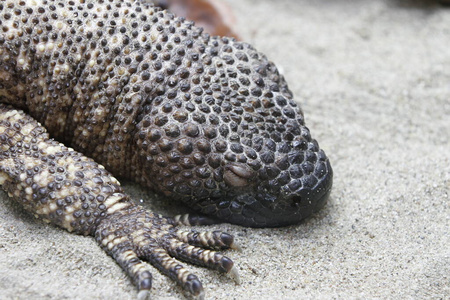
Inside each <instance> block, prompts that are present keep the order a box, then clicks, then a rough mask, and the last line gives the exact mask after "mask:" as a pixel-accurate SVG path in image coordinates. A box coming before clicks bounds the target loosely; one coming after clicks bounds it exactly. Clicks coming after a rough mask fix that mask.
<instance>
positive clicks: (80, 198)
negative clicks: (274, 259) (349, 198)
mask: <svg viewBox="0 0 450 300" xmlns="http://www.w3.org/2000/svg"><path fill="white" fill-rule="evenodd" d="M0 22H1V23H0V28H1V29H2V31H0V103H2V104H0V143H1V144H0V146H1V149H0V150H1V151H0V184H1V185H2V187H3V189H4V190H6V191H7V192H8V194H9V195H10V196H11V197H13V198H15V199H16V200H17V201H18V202H19V203H22V204H23V206H24V207H25V208H26V209H27V210H28V211H30V212H31V213H33V214H35V215H37V216H39V217H41V218H43V219H44V220H46V221H48V222H51V223H53V224H56V225H59V226H61V227H63V228H65V229H67V230H69V231H73V232H76V233H80V234H85V235H92V236H94V237H95V238H96V240H97V242H98V243H99V245H100V246H101V247H102V248H103V249H104V250H105V251H106V252H107V253H108V254H110V255H111V256H112V257H113V258H114V259H115V260H116V261H117V262H118V263H119V264H120V265H121V266H122V268H123V269H124V270H125V271H126V272H127V273H128V274H129V275H130V276H131V278H132V279H133V281H134V282H135V284H136V285H137V287H138V289H139V290H140V291H141V292H144V293H146V292H147V291H148V290H149V289H150V287H151V274H150V272H149V271H148V268H147V267H146V265H145V263H144V261H149V262H150V263H152V264H153V265H154V266H156V267H157V268H158V269H160V270H161V271H162V272H163V273H165V274H166V275H168V276H170V277H171V278H173V279H174V280H176V281H178V282H179V283H180V284H181V285H182V286H183V288H185V289H186V290H187V291H188V292H189V293H191V294H192V295H196V296H198V297H201V296H202V294H203V291H202V290H203V289H202V286H201V283H200V281H199V280H198V279H197V277H196V276H195V275H193V274H190V273H189V272H188V271H186V270H185V269H184V268H183V267H182V266H181V264H180V263H179V262H178V261H177V260H176V258H178V259H181V260H184V261H187V262H189V263H194V264H199V265H203V266H206V267H209V268H212V269H216V270H219V271H221V272H227V273H232V274H235V273H236V269H235V267H233V263H232V261H231V260H230V259H229V258H227V257H225V256H223V255H222V254H220V253H219V252H215V251H214V250H205V249H204V248H208V249H216V250H217V249H227V248H230V247H231V248H236V247H237V246H236V245H235V243H234V241H233V238H232V237H231V236H230V235H228V234H226V233H222V232H213V233H203V232H202V233H199V232H193V231H183V230H180V229H178V228H177V227H176V225H177V224H179V223H181V221H175V220H173V219H170V218H164V217H162V216H159V215H156V214H154V213H152V212H149V211H146V210H144V209H143V208H142V207H140V206H138V205H136V204H134V203H133V202H132V201H130V199H129V197H128V196H127V195H126V194H125V193H124V192H123V191H122V189H121V187H120V184H119V182H118V181H117V180H116V179H115V177H113V175H114V176H117V177H120V178H127V179H132V180H134V181H136V182H138V183H140V184H142V185H143V186H146V187H148V188H150V189H153V190H155V191H157V192H159V193H161V194H164V195H166V196H168V197H171V198H173V199H177V200H180V201H183V202H184V203H186V204H187V205H189V206H190V207H192V208H193V209H195V210H197V211H199V212H201V213H203V214H206V215H211V216H213V217H215V218H218V219H221V220H225V221H229V222H231V223H236V224H241V225H245V226H254V227H272V226H283V225H288V224H293V223H297V222H299V221H301V220H302V219H304V218H305V217H308V216H309V215H311V214H312V213H313V212H314V211H316V210H318V209H319V208H321V207H322V206H323V205H324V203H325V202H326V199H327V197H328V194H329V192H330V190H331V185H332V170H331V166H330V163H329V160H328V158H327V157H326V155H325V153H324V152H323V151H322V150H321V149H320V148H319V146H318V144H317V142H316V141H315V140H314V139H312V138H311V135H310V133H309V130H308V128H307V127H306V126H305V124H304V118H303V114H302V112H301V110H300V109H299V107H298V106H297V105H296V104H295V102H294V100H293V96H292V93H291V92H290V91H289V89H288V87H287V84H286V82H285V80H284V78H283V76H281V75H280V74H279V73H278V71H277V69H276V67H275V66H274V65H273V63H271V62H269V61H268V60H267V59H266V57H265V56H264V55H262V54H261V53H259V52H257V51H256V50H255V49H254V48H253V47H251V46H250V45H248V44H246V43H242V42H237V41H235V40H234V39H230V38H225V37H224V38H220V37H210V36H209V35H206V34H203V33H202V30H201V29H199V28H196V27H195V26H193V24H192V23H191V22H188V21H185V20H183V19H179V18H176V17H174V16H173V15H172V14H170V13H168V12H166V11H161V10H160V9H158V8H155V7H153V6H151V5H146V4H143V3H140V2H139V1H120V0H111V1H109V0H107V1H90V0H76V1H75V0H73V1H58V0H55V1H51V0H42V1H37V0H27V1H25V0H21V1H10V0H2V1H0ZM47 132H48V133H47ZM55 140H57V141H58V142H56V141H55ZM59 142H63V143H64V144H65V145H67V146H64V145H63V144H60V143H59ZM68 146H70V147H72V148H73V149H72V148H68ZM81 153H83V154H84V155H87V156H88V157H90V158H87V157H85V156H84V155H83V154H81ZM103 166H104V167H103ZM105 169H106V170H105ZM112 174H113V175H112ZM202 222H203V223H205V222H206V221H200V223H202ZM184 223H189V220H187V221H185V222H184Z"/></svg>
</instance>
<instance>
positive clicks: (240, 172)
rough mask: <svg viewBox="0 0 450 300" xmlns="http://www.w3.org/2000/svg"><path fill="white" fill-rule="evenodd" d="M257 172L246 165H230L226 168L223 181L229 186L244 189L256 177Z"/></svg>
mask: <svg viewBox="0 0 450 300" xmlns="http://www.w3.org/2000/svg"><path fill="white" fill-rule="evenodd" d="M255 173H256V172H255V171H253V170H252V169H250V168H249V167H247V166H245V165H236V164H233V165H228V166H226V167H225V173H224V175H223V179H224V180H225V182H226V183H227V184H228V185H229V186H233V187H244V186H248V185H249V184H250V181H251V180H252V178H254V177H255Z"/></svg>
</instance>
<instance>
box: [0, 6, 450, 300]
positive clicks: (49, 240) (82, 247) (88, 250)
mask: <svg viewBox="0 0 450 300" xmlns="http://www.w3.org/2000/svg"><path fill="white" fill-rule="evenodd" d="M228 2H229V3H230V4H231V6H232V8H233V9H234V11H235V13H236V19H237V24H236V29H237V31H238V32H239V33H240V34H241V35H242V37H243V38H244V39H245V40H246V41H249V42H251V43H253V44H254V45H255V46H256V47H257V48H258V49H259V50H261V51H262V52H264V53H266V54H267V55H268V56H269V57H270V58H271V59H272V60H274V61H275V62H276V63H277V65H278V66H279V67H280V69H282V71H283V72H284V74H285V77H286V78H287V80H288V82H289V83H290V87H291V89H292V91H293V92H294V94H295V96H296V99H297V101H298V102H299V103H301V105H302V107H303V110H304V112H305V115H306V121H307V124H308V126H309V127H310V128H311V130H312V133H313V135H314V136H315V137H316V138H317V139H318V140H319V142H320V145H321V146H322V148H323V149H325V151H326V152H327V154H328V155H329V157H330V159H331V161H332V165H333V168H334V172H335V176H334V178H335V179H334V188H333V192H332V196H331V198H330V201H329V203H328V205H327V206H326V208H325V209H323V210H322V211H321V212H320V213H319V214H318V215H317V216H315V217H314V218H311V219H309V220H307V221H306V222H305V223H303V224H301V225H298V226H291V227H286V228H279V229H248V228H242V227H239V226H234V225H229V224H223V225H219V226H214V227H212V229H216V228H221V229H224V230H227V231H229V232H230V233H233V234H235V235H236V237H237V240H238V241H239V243H240V244H241V245H242V248H243V252H242V253H238V252H233V251H230V252H228V255H229V256H230V257H231V258H233V259H234V260H235V261H236V263H237V266H238V269H239V272H240V274H241V277H242V284H241V285H240V286H237V285H236V284H235V283H234V282H233V281H231V280H230V279H229V278H227V277H226V276H223V275H218V274H216V273H215V272H213V271H208V270H204V269H201V268H196V267H190V268H191V269H192V270H194V271H195V272H196V273H197V274H198V275H199V276H200V278H201V279H202V281H203V284H204V286H205V290H206V297H207V299H362V298H372V299H373V298H390V299H413V298H414V299H424V298H426V299H449V298H450V238H449V237H450V234H449V232H450V226H449V223H450V220H449V219H450V210H449V192H450V187H449V186H450V167H449V163H450V147H449V136H450V121H449V116H450V26H449V25H450V9H441V8H440V7H439V6H438V5H436V4H435V3H434V2H432V1H407V0H404V1H400V0H399V1H395V0H379V1H373V0H360V1H350V0H334V1H325V0H316V1H308V0H295V1H294V0H290V1H289V0H279V1H270V0H230V1H228ZM125 187H126V189H127V191H129V192H130V193H131V194H132V195H133V197H134V198H135V199H139V198H144V199H149V198H153V199H155V197H154V196H152V195H149V194H148V193H147V192H145V191H144V190H142V189H140V188H139V187H136V186H134V185H132V184H126V185H125ZM0 198H1V199H0V298H1V299H133V298H135V296H136V290H135V289H134V287H133V286H132V284H131V282H130V281H129V279H128V278H127V277H126V276H125V275H124V273H123V272H122V271H121V269H120V268H119V267H118V266H117V265H116V264H115V263H114V262H113V261H112V259H111V258H109V257H108V256H107V255H106V254H105V253H103V252H102V250H100V248H99V247H98V246H97V245H96V243H95V241H94V240H93V239H92V238H89V237H82V236H76V235H72V234H68V233H67V232H65V231H64V230H61V229H58V228H55V227H53V226H48V225H46V224H43V223H42V222H41V221H38V220H35V219H34V218H32V217H30V216H29V215H28V214H26V213H24V212H23V211H22V210H21V208H20V207H19V206H18V205H16V204H15V203H13V202H12V201H11V200H9V199H8V198H7V197H6V195H5V194H4V193H1V194H0ZM149 200H150V199H149ZM156 203H157V204H150V206H149V207H154V205H156V209H158V210H159V211H162V212H168V213H173V212H174V211H177V210H178V211H181V212H183V211H184V209H183V208H177V207H176V205H175V204H159V203H161V201H157V202H156ZM154 277H155V279H154V289H153V298H154V299H179V298H183V294H182V293H181V291H180V289H179V288H178V287H176V285H175V284H174V283H172V282H171V281H170V280H169V279H167V278H165V277H164V276H162V275H160V274H159V273H158V272H157V271H156V270H155V272H154Z"/></svg>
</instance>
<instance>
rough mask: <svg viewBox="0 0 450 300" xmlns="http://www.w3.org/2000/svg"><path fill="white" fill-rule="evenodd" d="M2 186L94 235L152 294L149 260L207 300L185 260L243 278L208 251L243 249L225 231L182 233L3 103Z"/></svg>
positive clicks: (51, 217) (43, 213) (33, 207)
mask: <svg viewBox="0 0 450 300" xmlns="http://www.w3.org/2000/svg"><path fill="white" fill-rule="evenodd" d="M0 184H1V185H2V187H3V189H4V190H5V191H6V192H8V195H9V196H10V197H13V198H14V199H16V200H17V201H18V202H19V203H21V204H22V205H23V206H24V207H25V209H27V210H28V211H29V212H31V213H33V214H34V215H35V216H36V217H40V218H42V219H44V220H45V221H46V222H49V223H52V224H56V225H58V226H61V227H63V228H65V229H67V230H68V231H71V232H75V233H79V234H84V235H93V236H95V239H96V240H97V242H98V243H99V245H100V246H101V247H102V248H103V249H104V250H105V251H106V252H107V253H108V254H109V255H111V256H112V257H113V258H114V260H116V262H117V263H118V264H119V265H120V266H121V267H122V268H123V270H124V271H125V272H126V273H127V274H128V275H129V276H130V277H131V278H132V280H133V282H134V283H135V284H136V286H137V288H138V290H139V291H140V296H145V295H146V294H148V291H149V290H150V288H151V282H152V276H151V273H150V271H149V267H148V265H147V264H146V263H145V261H147V262H149V263H151V264H152V265H153V266H155V267H156V268H158V269H159V270H160V271H161V272H162V273H164V274H166V275H167V276H169V277H171V278H172V279H174V280H175V281H177V282H178V283H179V284H180V285H181V286H182V287H183V288H184V289H185V290H187V292H188V293H189V294H191V295H193V296H197V297H199V298H201V297H202V296H203V287H202V284H201V282H200V281H199V279H198V278H197V276H195V275H194V274H192V273H190V272H189V271H187V270H186V269H185V268H184V267H183V266H182V265H181V263H180V262H179V261H178V259H179V260H183V261H185V262H188V263H192V264H197V265H201V266H204V267H207V268H211V269H215V270H218V271H220V272H223V273H230V274H231V275H232V276H234V277H235V278H237V272H236V268H235V267H234V266H233V262H232V261H231V260H230V259H229V258H227V257H226V256H224V255H223V254H221V253H219V252H216V251H213V250H209V249H228V248H236V246H235V244H234V241H233V237H232V236H231V235H229V234H227V233H223V232H217V231H216V232H201V233H199V232H195V231H183V230H180V229H178V228H177V227H176V224H177V222H176V221H175V220H172V219H170V218H165V217H162V216H160V215H157V214H154V213H153V212H150V211H148V210H146V209H144V208H143V207H141V206H139V205H136V204H134V203H133V202H132V201H131V200H130V199H129V197H128V195H126V194H125V193H124V191H123V190H122V188H121V187H120V184H119V182H118V181H117V180H116V179H115V178H114V177H113V176H112V175H111V174H110V173H109V172H108V171H106V170H105V169H104V168H103V167H102V166H101V165H99V164H97V163H96V162H94V161H93V160H91V159H89V158H87V157H86V156H84V155H82V154H81V153H79V152H76V151H74V150H72V149H70V148H67V147H65V146H64V145H62V144H60V143H58V142H56V141H54V140H52V139H49V137H48V134H47V132H46V130H45V128H43V127H42V126H41V125H40V124H39V123H38V122H37V121H35V120H34V119H32V118H31V117H30V116H28V115H26V114H25V113H24V112H22V111H19V110H15V109H14V108H12V107H10V106H6V105H3V104H0Z"/></svg>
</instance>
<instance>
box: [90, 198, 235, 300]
mask: <svg viewBox="0 0 450 300" xmlns="http://www.w3.org/2000/svg"><path fill="white" fill-rule="evenodd" d="M174 224H176V222H175V221H174V220H172V219H170V218H165V217H162V216H160V215H157V214H154V213H152V212H150V211H147V210H145V209H144V208H143V207H141V206H137V205H132V204H127V205H126V206H125V207H123V208H121V209H120V210H118V211H116V212H113V213H111V214H109V215H108V216H107V217H106V218H105V219H103V220H102V221H101V222H100V224H99V225H98V227H97V230H96V232H95V238H96V240H97V242H98V243H99V244H100V245H101V247H102V248H103V249H104V250H105V251H106V252H107V253H108V254H109V255H111V256H112V257H113V258H114V260H116V262H117V263H118V264H119V265H120V266H121V267H122V269H123V270H124V271H125V272H126V273H127V274H128V275H129V276H130V277H131V278H132V280H133V282H134V284H135V285H136V286H137V288H138V290H139V294H138V297H139V298H145V297H147V296H148V295H149V291H150V289H151V285H152V275H151V273H150V271H149V267H148V265H147V264H146V263H145V261H146V262H149V263H150V264H152V265H153V266H154V267H156V268H157V269H159V270H160V271H161V272H162V273H163V274H165V275H167V276H169V277H170V278H171V279H173V280H175V281H176V282H177V283H178V284H179V285H180V286H181V287H182V288H183V289H184V290H186V291H187V292H188V293H189V294H190V295H191V296H194V297H196V298H197V299H202V298H203V295H204V292H203V286H202V283H201V282H200V280H199V279H198V277H197V276H196V275H194V274H192V273H190V272H189V271H188V270H186V269H185V268H184V267H183V265H182V264H181V263H180V262H179V260H181V261H184V262H188V263H191V264H195V265H200V266H203V267H206V268H209V269H213V270H217V271H219V272H222V273H227V274H229V275H230V276H231V277H232V278H233V279H234V280H235V281H236V282H237V283H239V276H238V273H237V270H236V267H234V264H233V261H232V260H231V259H229V258H228V257H226V256H224V255H223V254H221V253H220V252H217V251H214V250H212V249H216V250H219V249H229V248H233V249H239V246H237V245H236V244H235V242H234V238H233V236H231V235H229V234H227V233H224V232H221V231H214V232H196V231H186V230H181V229H178V228H177V227H176V226H175V225H174Z"/></svg>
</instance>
